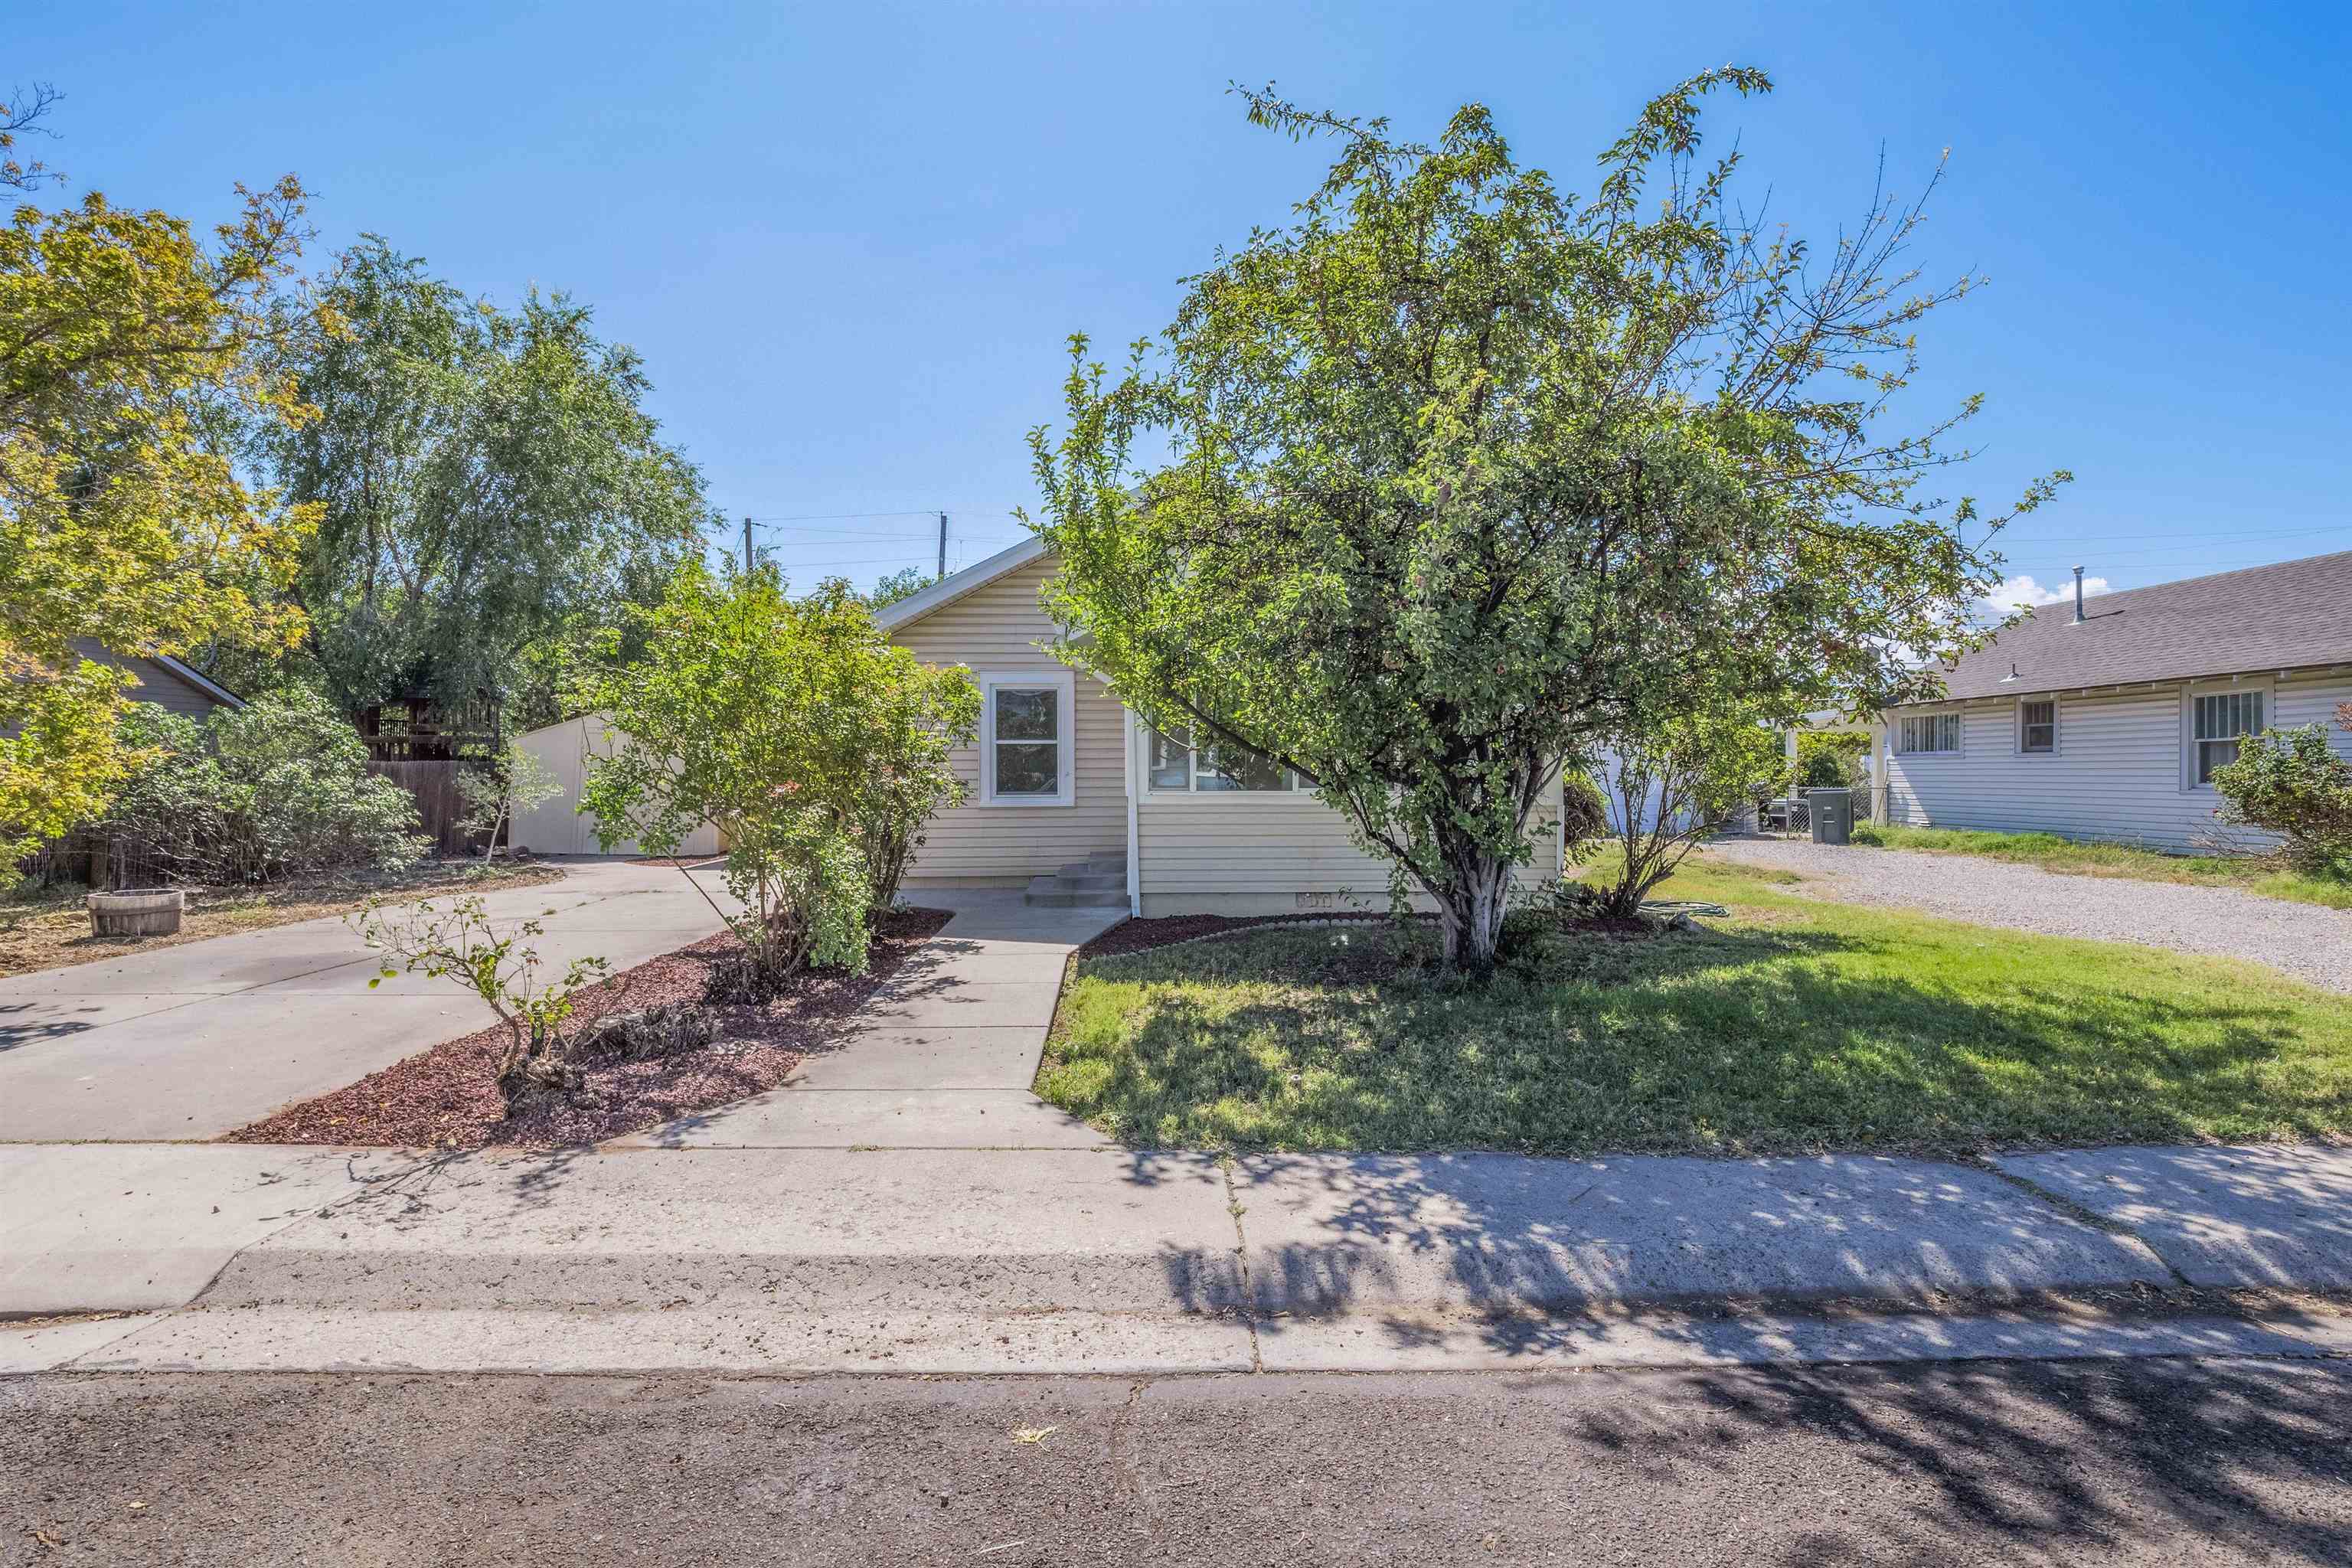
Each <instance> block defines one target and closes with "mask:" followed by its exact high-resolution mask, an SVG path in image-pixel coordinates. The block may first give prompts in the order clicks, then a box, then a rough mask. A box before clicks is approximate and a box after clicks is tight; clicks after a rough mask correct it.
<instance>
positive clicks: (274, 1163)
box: [0, 1091, 2352, 1373]
mask: <svg viewBox="0 0 2352 1568" xmlns="http://www.w3.org/2000/svg"><path fill="white" fill-rule="evenodd" d="M816 1092H818V1093H821V1092H823V1091H816ZM982 1092H988V1091H982ZM812 1098H814V1094H813V1095H812ZM2002 1163H2003V1165H2004V1166H2005V1167H2009V1168H2013V1169H2014V1170H2015V1171H2016V1172H2018V1173H2021V1175H2022V1177H2023V1179H2018V1178H2016V1177H2013V1176H2011V1175H2009V1174H2007V1173H2003V1172H1996V1171H1993V1170H1988V1169H1985V1168H1983V1167H1980V1166H1969V1165H1960V1164H1948V1163H1939V1162H1933V1161H1918V1160H1895V1159H1881V1158H1871V1157H1858V1156H1846V1157H1824V1158H1819V1159H1802V1160H1761V1161H1701V1160H1686V1159H1669V1158H1628V1159H1611V1160H1591V1161H1562V1160H1543V1159H1530V1158H1523V1157H1519V1156H1514V1155H1498V1154H1464V1155H1441V1156H1427V1157H1410V1156H1389V1157H1382V1156H1367V1157H1350V1156H1338V1155H1332V1156H1308V1155H1267V1156H1255V1157H1248V1158H1243V1159H1237V1160H1219V1159H1217V1158H1215V1157H1213V1156H1208V1155H1198V1154H1181V1153H1171V1154H1152V1153H1141V1152H1120V1151H1115V1150H1101V1149H1075V1148H1074V1149H1027V1150H1021V1151H1013V1150H1004V1149H972V1148H954V1149H948V1148H934V1149H873V1148H859V1147H840V1148H814V1147H767V1148H751V1147H724V1148H695V1149H666V1148H626V1149H624V1148H610V1149H602V1150H594V1151H577V1152H563V1153H557V1154H549V1155H535V1156H516V1155H509V1156H507V1157H504V1158H497V1157H491V1156H487V1155H477V1156H466V1157H449V1158H442V1159H434V1160H410V1161H402V1160H397V1159H394V1158H392V1157H389V1156H386V1155H385V1154H383V1152H380V1151H376V1152H335V1151H325V1150H300V1151H296V1150H258V1149H253V1148H247V1147H236V1146H228V1145H212V1146H204V1145H175V1146H170V1147H167V1148H163V1149H154V1148H148V1149H138V1148H133V1147H130V1146H124V1145H85V1146H81V1147H79V1148H73V1149H65V1150H56V1149H49V1150H35V1149H20V1150H10V1151H0V1191H5V1192H6V1193H7V1194H10V1196H11V1200H12V1201H11V1202H10V1203H9V1204H7V1205H5V1208H0V1314H9V1313H18V1314H21V1313H26V1312H63V1311H69V1310H81V1311H87V1310H115V1311H121V1312H127V1313H132V1314H134V1315H131V1316H125V1317H120V1318H110V1319H105V1320H100V1321H79V1322H69V1323H66V1324H63V1325H60V1326H59V1327H58V1328H56V1329H29V1330H28V1329H17V1330H14V1331H0V1369H5V1368H7V1367H11V1366H13V1367H15V1368H16V1369H19V1370H27V1369H33V1368H40V1367H54V1366H58V1365H64V1364H71V1365H74V1366H77V1367H83V1368H101V1367H114V1368H147V1369H169V1368H196V1369H205V1370H223V1371H225V1370H241V1369H269V1368H275V1369H285V1370H294V1369H313V1370H315V1369H319V1368H326V1367H382V1368H401V1367H407V1368H421V1369H429V1370H449V1371H455V1370H508V1371H543V1372H556V1371H608V1372H616V1371H632V1370H644V1371H656V1370H679V1369H706V1370H712V1371H770V1372H773V1371H810V1372H814V1371H836V1372H837V1371H874V1370H889V1371H901V1372H938V1373H988V1372H1004V1371H1033V1372H1046V1371H1054V1372H1101V1373H1126V1372H1176V1371H1219V1370H1225V1371H1249V1370H1259V1371H1265V1370H1310V1369H1327V1370H1328V1369H1355V1370H1373V1369H1406V1370H1413V1369H1432V1368H1442V1367H1444V1368H1457V1369H1459V1368H1487V1367H1526V1366H1543V1365H1562V1364H1565V1365H1594V1364H1659V1363H1677V1362H1702V1363H1720V1362H1805V1361H1815V1360H1823V1359H1834V1360H1857V1359H1858V1360H1874V1359H1887V1360H1912V1359H1919V1358H1922V1357H1926V1358H1944V1359H1948V1358H1952V1357H1966V1356H1985V1355H1997V1356H2026V1357H2079V1356H2104V1355H2137V1354H2207V1355H2270V1356H2292V1355H2306V1356H2307V1355H2315V1354H2323V1353H2325V1354H2339V1353H2347V1352H2352V1317H2347V1316H2345V1315H2343V1313H2342V1311H2341V1310H2339V1309H2336V1308H2331V1307H2328V1306H2326V1304H2324V1303H2318V1304H2315V1303H2313V1302H2310V1301H2288V1302H2282V1303H2280V1304H2279V1305H2277V1306H2276V1307H2275V1309H2274V1310H2268V1311H2266V1312H2263V1313H2261V1314H2257V1315H2256V1316H2254V1317H2252V1318H2247V1317H2238V1316H2215V1315H2213V1313H2212V1309H2211V1302H2210V1299H2208V1298H2201V1297H2197V1296H2194V1295H2192V1294H2189V1293H2188V1291H2187V1287H2188V1286H2189V1285H2191V1284H2195V1285H2200V1286H2207V1287H2215V1286H2249V1287H2256V1288H2261V1289H2268V1290H2273V1291H2275V1290H2279V1289H2287V1290H2318V1289H2340V1284H2339V1282H2340V1281H2341V1280H2342V1279H2343V1278H2344V1274H2345V1268H2346V1260H2347V1252H2352V1237H2347V1221H2346V1220H2345V1218H2344V1215H2346V1214H2347V1212H2352V1152H2347V1151H2343V1150H2328V1149H2319V1148H2293V1149H2285V1148H2281V1149H2237V1150H2231V1149H2158V1150H2147V1149H2121V1150H2106V1151H2096V1152H2076V1153H2068V1154H2063V1155H2048V1156H2030V1157H2024V1158H2021V1159H2019V1160H2016V1161H2005V1162H2002ZM2061 1192H2063V1194H2066V1195H2065V1199H2064V1201H2053V1196H2052V1194H2056V1193H2061ZM20 1195H21V1200H22V1201H21V1202H20V1201H16V1200H17V1199H18V1198H19V1196H20ZM2077 1205H2080V1206H2077ZM2085 1209H2087V1210H2090V1211H2091V1212H2093V1213H2095V1214H2097V1215H2099V1216H2100V1219H2101V1223H2092V1222H2090V1221H2088V1220H2086V1219H2085V1218H2084V1210H2085ZM2066 1293H2073V1294H2074V1300H2071V1301H2066V1300H2056V1301H2053V1297H2063V1296H2064V1295H2065V1294H2066ZM2110 1303H2121V1304H2122V1310H2113V1309H2112V1308H2111V1307H2110V1306H2109V1305H2107V1304H2110Z"/></svg>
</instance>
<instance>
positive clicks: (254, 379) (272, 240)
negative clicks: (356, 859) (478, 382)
mask: <svg viewBox="0 0 2352 1568" xmlns="http://www.w3.org/2000/svg"><path fill="white" fill-rule="evenodd" d="M47 103H48V100H47V98H46V97H41V98H37V99H36V100H33V101H32V102H31V103H30V104H28V105H27V106H26V108H25V109H23V110H19V111H18V112H16V113H15V114H13V115H12V114H11V113H10V112H9V111H8V110H6V109H5V108H0V187H14V188H16V189H18V190H20V191H25V190H29V189H30V188H31V187H33V186H34V185H36V184H40V183H43V182H44V181H45V179H46V178H47V177H48V176H47V171H45V170H44V169H42V168H41V166H40V165H39V164H38V163H25V162H23V161H22V160H20V159H19V158H17V157H16V156H14V155H12V154H11V153H10V151H9V150H10V148H11V146H12V144H13V142H14V139H15V136H16V132H21V131H23V130H25V129H27V128H28V126H29V124H30V122H31V121H32V120H34V119H37V117H38V114H39V112H40V111H41V110H44V109H46V108H47ZM240 194H241V195H244V198H245V199H244V204H243V209H242V211H241V213H240V214H239V216H237V217H236V218H235V219H234V220H232V221H231V222H229V223H226V224H224V225H222V226H220V227H219V228H217V229H216V230H215V231H214V233H213V234H212V235H211V236H210V237H208V238H207V237H200V236H199V235H198V233H197V232H196V231H195V229H194V227H193V226H191V225H190V224H189V223H188V221H187V220H185V219H184V218H180V217H175V216H171V215H170V214H166V213H161V212H140V211H132V210H130V209H127V208H122V207H118V206H115V205H112V204H111V203H110V202H108V201H107V200H106V198H105V197H104V196H103V195H100V194H98V193H96V192H91V193H89V195H86V196H84V197H83V198H82V199H80V200H79V201H76V202H71V203H68V204H65V205H60V206H58V207H57V208H55V209H54V210H45V209H44V208H42V207H41V206H39V205H36V204H34V203H32V202H30V201H26V202H24V203H22V204H21V205H18V206H17V207H16V211H15V213H14V214H13V216H11V218H10V219H9V221H8V223H7V225H6V226H5V227H0V860H5V859H8V858H14V857H15V856H16V854H18V853H21V852H22V851H23V850H24V849H25V848H26V847H28V846H29V845H30V844H31V843H32V842H34V841H36V840H37V839H39V838H42V837H49V836H52V835H55V834H58V833H60V832H63V831H64V830H66V829H67V828H69V827H71V826H75V825H76V824H78V823H79V822H83V821H86V820H89V818H90V817H91V816H95V815H96V814H97V813H98V812H100V810H101V809H103V807H104V805H105V804H106V801H107V798H108V795H109V792H110V789H111V788H112V786H113V785H114V784H115V783H116V782H117V781H118V780H119V779H120V778H121V776H122V775H123V773H124V771H125V769H126V767H127V765H128V763H129V762H130V761H131V758H130V756H129V755H128V753H127V752H126V751H125V749H124V748H123V747H122V746H121V744H120V743H119V742H118V740H117V735H116V724H115V720H116V717H117V714H118V713H119V711H120V710H121V705H122V703H123V701H124V700H125V696H126V693H127V692H128V690H129V689H130V686H131V682H130V678H129V677H128V676H126V675H124V674H123V673H122V672H121V670H119V669H117V668H113V667H111V666H110V665H107V664H103V663H100V662H96V661H93V660H91V659H89V658H84V657H83V649H82V646H81V645H85V644H87V643H96V644H99V645H102V646H103V647H106V648H108V649H110V650H112V651H114V652H117V653H121V654H153V653H164V654H181V653H186V652H189V651H191V650H192V649H194V648H195V647H198V646H199V645H205V646H214V645H239V646H247V647H253V646H259V647H282V646H283V645H284V644H285V643H286V642H287V641H288V640H289V638H291V637H293V636H295V635H297V634H298V633H299V627H300V625H301V620H300V616H299V614H298V613H297V612H296V611H294V610H293V609H292V607H291V606H289V605H287V604H286V603H284V601H283V600H282V598H281V597H280V595H279V592H278V590H279V588H280V586H281V585H282V584H283V583H284V582H285V580H286V578H287V576H288V575H289V574H290V572H291V570H292V569H293V566H294V563H295V561H296V559H297V552H298V550H299V544H300V541H301V539H302V536H303V535H304V533H305V532H306V531H307V530H308V528H309V527H310V523H311V521H312V513H311V510H310V509H307V508H305V507H302V506H299V505H294V506H288V505H284V504H282V502H281V500H280V498H279V497H278V496H277V495H276V494H274V493H272V492H270V491H268V490H266V489H257V488H255V487H254V486H252V485H251V484H249V483H247V481H246V479H244V478H243V477H241V475H240V473H239V471H238V469H237V467H236V460H235V457H236V454H235V443H234V441H233V440H230V439H226V438H224V436H223V432H224V431H226V430H230V429H232V428H234V427H235V426H236V425H238V424H240V423H243V422H246V421H259V422H261V423H264V424H267V425H268V426H273V427H275V428H278V429H289V428H291V427H292V426H295V425H297V424H299V421H300V418H301V416H302V413H303V410H302V408H301V405H300V402H299V398H298V397H297V396H296V395H295V394H294V391H293V389H292V388H291V386H289V384H287V383H286V382H285V381H284V380H283V378H281V377H278V376H276V375H273V374H270V373H269V371H268V369H267V367H266V365H265V363H264V361H265V358H266V356H265V354H264V353H262V351H263V350H264V349H266V348H267V347H268V346H269V345H270V344H272V343H274V342H276V341H277V340H278V338H279V337H280V336H281V334H283V333H284V332H285V331H289V330H294V329H297V328H300V327H304V326H309V325H315V324H316V312H315V311H313V310H309V309H290V308H289V309H281V310H275V311H273V310H271V308H270V300H271V297H272V295H273V294H274V293H275V292H276V291H277V289H278V287H279V286H280V284H281V283H282V282H283V280H284V279H286V278H287V277H288V276H289V274H290V272H291V270H292V268H293V267H294V264H295V262H296V259H297V258H298V257H299V253H300V248H301V239H302V211H303V203H304V195H303V192H302V188H301V186H300V185H299V184H298V183H297V182H296V181H295V180H294V179H293V178H292V177H291V176H289V177H287V178H285V179H283V180H280V181H279V182H278V183H277V184H274V185H271V186H269V187H268V188H267V189H265V190H262V191H259V192H257V193H243V192H241V193H240Z"/></svg>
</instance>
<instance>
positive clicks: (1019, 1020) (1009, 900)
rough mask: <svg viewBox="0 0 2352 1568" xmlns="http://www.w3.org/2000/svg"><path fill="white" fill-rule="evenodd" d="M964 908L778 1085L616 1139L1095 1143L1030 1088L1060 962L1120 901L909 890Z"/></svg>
mask: <svg viewBox="0 0 2352 1568" xmlns="http://www.w3.org/2000/svg"><path fill="white" fill-rule="evenodd" d="M907 896H908V899H909V900H912V901H913V902H916V903H919V904H922V905H925V906H927V907H929V908H932V909H951V910H955V918H954V919H953V920H951V921H949V922H948V923H947V926H946V928H945V929H944V930H942V931H940V934H939V935H938V936H937V937H936V938H934V939H933V940H932V941H931V942H929V944H928V945H926V946H925V947H924V948H923V949H922V950H920V951H919V952H917V953H916V954H915V955H914V956H913V957H911V958H910V959H908V962H907V963H906V965H905V966H904V967H903V968H901V969H900V970H899V972H898V973H897V974H895V975H893V976H891V978H890V980H889V982H888V984H886V985H884V986H883V987H882V989H881V990H880V991H878V992H877V993H876V994H875V996H874V999H873V1000H872V1001H871V1002H870V1003H868V1004H867V1005H866V1011H865V1013H864V1014H863V1015H862V1016H861V1017H860V1019H859V1022H858V1025H857V1026H856V1028H855V1029H854V1030H852V1031H851V1032H849V1033H848V1034H847V1035H846V1036H845V1037H844V1039H843V1040H842V1041H841V1043H840V1044H839V1045H838V1046H837V1047H835V1048H833V1049H830V1050H827V1051H825V1052H824V1053H823V1054H821V1055H818V1056H814V1057H812V1058H810V1059H809V1060H808V1061H807V1062H806V1063H805V1064H803V1067H802V1068H801V1069H800V1071H799V1072H797V1073H796V1074H794V1075H793V1078H792V1079H790V1080H789V1081H788V1082H787V1083H786V1084H785V1085H784V1086H783V1087H782V1088H781V1089H776V1090H774V1091H773V1092H772V1093H768V1094H763V1095H760V1096H758V1097H757V1098H755V1099H751V1100H742V1101H740V1102H738V1103H736V1104H733V1105H730V1106H725V1107H722V1108H721V1109H719V1110H712V1111H706V1112H703V1113H701V1114H699V1115H696V1116H689V1117H685V1118H682V1119H681V1120H679V1121H673V1122H669V1123H667V1125H665V1126H661V1127H656V1128H654V1129H652V1130H650V1131H646V1132H643V1133H639V1134H637V1135H636V1136H635V1137H631V1138H625V1139H622V1140H620V1146H624V1147H637V1148H659V1149H850V1148H892V1149H1092V1148H1096V1147H1098V1146H1100V1145H1101V1143H1102V1142H1103V1138H1102V1135H1101V1134H1100V1133H1098V1132H1097V1131H1095V1130H1094V1129H1092V1128H1091V1127H1088V1126H1087V1125H1086V1124H1085V1123H1084V1122H1082V1121H1076V1119H1074V1118H1072V1117H1069V1116H1066V1115H1065V1114H1063V1113H1062V1112H1061V1111H1059V1110H1055V1109H1053V1108H1052V1107H1051V1106H1048V1105H1046V1104H1045V1102H1044V1101H1043V1100H1039V1099H1038V1098H1037V1097H1036V1096H1035V1095H1034V1094H1032V1093H1031V1092H1030V1091H1029V1085H1030V1082H1031V1080H1032V1079H1034V1078H1035V1077H1036V1076H1037V1063H1038V1060H1039V1058H1041V1057H1042V1056H1043V1055H1044V1054H1045V1032H1046V1030H1047V1029H1048V1028H1050V1027H1051V1026H1053V1022H1054V1005H1055V1001H1056V1000H1057V999H1058V998H1059V996H1060V995H1061V990H1062V971H1063V969H1064V967H1065V966H1066V964H1067V963H1068V962H1069V957H1070V954H1071V953H1072V952H1076V949H1077V948H1078V946H1079V944H1081V943H1082V942H1086V941H1087V938H1089V937H1092V936H1095V935H1097V934H1098V933H1100V932H1102V931H1107V930H1108V929H1109V928H1110V927H1112V926H1114V925H1117V924H1118V922H1119V921H1121V920H1123V919H1125V918H1126V912H1125V911H1124V910H1101V909H1075V910H1068V909H1062V910H1057V909H1032V908H1031V907H1029V906H1028V905H1026V904H1024V903H1023V902H1022V900H1021V895H1020V894H1019V893H1017V892H1008V891H998V890H993V889H989V890H981V891H954V892H950V891H947V890H944V889H909V890H908V894H907Z"/></svg>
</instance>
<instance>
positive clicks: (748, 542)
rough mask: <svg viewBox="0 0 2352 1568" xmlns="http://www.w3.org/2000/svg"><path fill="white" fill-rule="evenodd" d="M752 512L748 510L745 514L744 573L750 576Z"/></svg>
mask: <svg viewBox="0 0 2352 1568" xmlns="http://www.w3.org/2000/svg"><path fill="white" fill-rule="evenodd" d="M743 573H744V574H745V575H746V576H749V575H750V574H751V513H750V512H748V511H747V512H745V513H744V514H743Z"/></svg>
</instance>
